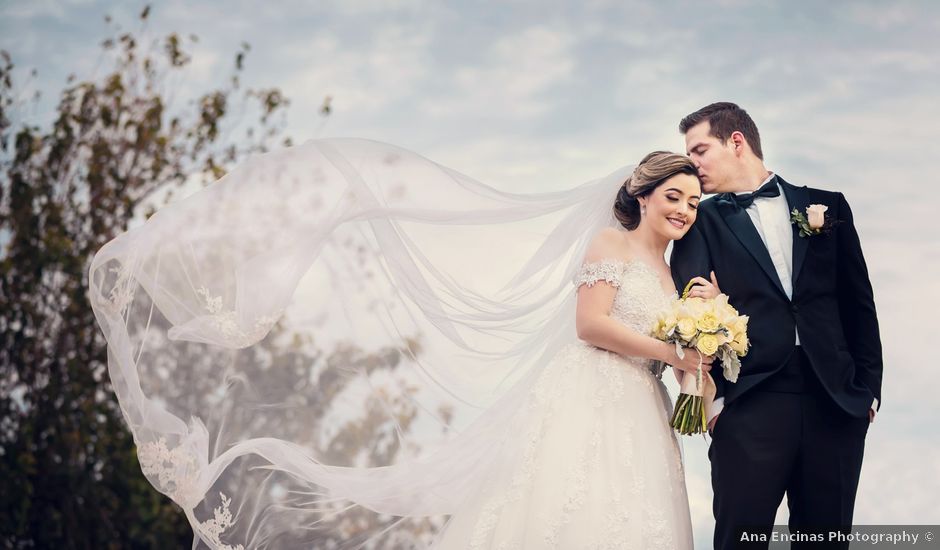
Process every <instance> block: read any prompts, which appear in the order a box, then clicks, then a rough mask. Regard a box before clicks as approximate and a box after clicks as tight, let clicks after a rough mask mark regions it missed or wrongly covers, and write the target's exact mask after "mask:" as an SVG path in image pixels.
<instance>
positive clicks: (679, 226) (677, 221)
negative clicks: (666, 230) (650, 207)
mask: <svg viewBox="0 0 940 550" xmlns="http://www.w3.org/2000/svg"><path fill="white" fill-rule="evenodd" d="M666 219H667V220H669V223H670V224H672V226H673V227H675V228H676V229H682V228H684V227H685V224H686V221H685V220H683V219H679V218H671V217H668V216H667V217H666Z"/></svg>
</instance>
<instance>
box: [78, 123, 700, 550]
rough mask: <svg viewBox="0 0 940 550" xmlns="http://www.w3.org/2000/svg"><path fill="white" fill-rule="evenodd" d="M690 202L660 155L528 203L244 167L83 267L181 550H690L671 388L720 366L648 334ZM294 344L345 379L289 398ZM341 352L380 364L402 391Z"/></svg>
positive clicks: (464, 182)
mask: <svg viewBox="0 0 940 550" xmlns="http://www.w3.org/2000/svg"><path fill="white" fill-rule="evenodd" d="M416 191H417V192H416ZM700 198H701V185H700V182H699V180H698V178H697V176H696V170H695V168H694V166H693V165H692V163H691V162H690V161H689V159H688V158H686V157H684V156H682V155H677V154H673V153H666V152H655V153H651V154H649V155H647V156H646V157H645V158H644V159H643V160H642V161H641V162H640V164H639V165H637V166H636V167H635V168H633V167H624V168H621V169H619V170H617V171H615V172H613V173H612V174H610V175H608V176H606V177H604V178H600V179H598V180H594V181H592V182H588V183H587V184H584V185H582V186H579V187H576V188H573V189H570V190H567V191H561V192H549V193H537V194H529V195H517V194H510V193H504V192H500V191H497V190H496V189H493V188H491V187H487V186H485V185H483V184H480V183H479V182H476V181H474V180H472V179H470V178H468V177H466V176H464V175H462V174H459V173H457V172H454V171H452V170H450V169H447V168H445V167H443V166H440V165H437V164H435V163H433V162H431V161H428V160H427V159H424V158H422V157H420V156H418V155H415V154H414V153H411V152H409V151H405V150H402V149H399V148H396V147H393V146H390V145H387V144H381V143H377V142H370V141H365V140H349V139H345V140H343V139H331V140H316V141H311V142H308V143H307V144H304V145H303V146H299V147H293V148H290V149H287V150H284V151H279V152H275V153H269V154H266V155H261V156H258V157H254V158H252V159H250V160H249V161H248V162H246V163H244V164H243V165H241V166H240V167H238V168H237V169H236V170H235V171H234V172H232V173H231V174H229V175H228V176H226V177H224V178H222V179H221V180H219V181H218V182H216V183H214V184H212V185H210V186H209V187H207V188H206V189H204V190H203V191H201V192H199V193H196V194H194V195H193V196H191V197H189V198H187V199H185V200H183V201H180V202H178V203H174V204H171V205H168V206H167V207H165V208H163V209H162V210H160V211H158V212H157V213H156V214H155V215H154V216H152V217H151V218H150V219H149V220H147V222H145V223H143V224H142V225H140V226H138V227H136V228H133V229H131V230H130V231H128V232H127V233H125V234H123V235H120V236H118V237H117V238H116V239H114V240H113V241H111V242H109V243H108V244H106V245H105V246H104V247H103V248H102V249H101V250H100V251H99V252H98V254H97V255H96V256H95V258H94V260H93V262H92V265H91V267H90V276H89V285H90V294H89V295H90V299H91V302H92V306H93V309H94V311H95V314H96V318H97V319H98V322H99V324H100V325H101V328H102V330H103V332H104V334H105V337H106V338H107V340H108V349H109V354H108V362H109V373H110V376H111V383H112V386H113V388H114V391H115V393H116V395H117V397H118V401H119V403H120V405H121V410H122V412H123V413H124V417H125V419H126V421H127V422H128V425H129V427H130V429H131V432H132V433H133V435H134V439H135V442H136V444H137V446H138V456H139V458H140V463H141V468H142V470H143V472H144V474H145V475H146V476H147V478H148V479H149V480H150V482H151V483H152V484H153V485H154V487H155V488H157V489H158V490H159V491H161V492H163V493H164V494H166V495H167V496H169V497H170V498H172V499H173V500H174V501H175V502H176V503H177V504H179V505H180V507H181V508H182V509H183V511H184V512H185V513H186V515H187V518H188V519H189V521H190V524H191V525H192V527H193V530H194V533H195V537H196V538H195V540H194V548H195V547H197V546H207V547H210V548H221V549H233V550H234V549H239V548H240V549H244V548H300V547H304V548H306V547H311V546H314V547H327V546H328V545H329V546H330V547H337V548H362V547H374V548H392V547H416V546H431V547H434V548H448V549H449V548H488V549H510V548H520V549H522V548H560V549H566V548H650V549H652V548H670V549H672V548H691V547H692V533H691V523H690V515H689V506H688V498H687V495H686V490H685V483H684V478H683V470H682V463H681V457H680V452H679V448H678V442H677V440H676V437H675V435H674V434H673V432H672V430H671V428H670V426H669V417H670V413H671V404H670V402H669V398H668V396H667V394H666V391H665V386H664V385H663V383H662V381H661V376H662V373H663V370H664V367H665V365H667V364H668V365H672V366H673V367H674V368H675V369H678V370H684V371H694V370H695V369H696V368H697V367H698V366H699V364H700V361H701V362H702V363H703V368H704V369H705V370H706V371H707V370H708V369H709V368H710V365H711V361H712V358H711V357H700V355H699V354H698V352H697V351H695V350H690V351H691V352H690V353H686V354H684V359H680V358H679V357H677V355H676V353H675V349H674V347H672V346H670V345H667V344H665V343H663V342H660V341H658V340H655V339H653V338H651V337H650V336H648V333H649V331H650V328H651V327H652V323H653V321H654V319H655V317H656V315H657V313H658V312H659V311H660V310H661V308H663V307H666V306H667V305H668V304H669V303H670V301H671V300H673V299H674V298H675V297H676V289H675V288H674V286H673V283H672V278H671V276H670V273H669V267H668V266H667V265H666V263H665V260H664V255H665V251H666V247H667V245H668V243H669V242H670V241H671V240H676V239H680V238H682V236H683V235H684V234H685V233H686V232H687V231H688V229H689V227H690V226H691V224H692V223H694V221H695V217H696V208H697V206H698V201H699V199H700ZM441 204H445V205H446V206H445V207H441ZM508 232H511V233H508ZM532 235H535V236H536V237H534V238H533V237H532ZM516 236H518V238H515V237H516ZM455 250H458V251H459V252H460V253H459V254H457V255H455V254H454V251H455ZM351 259H353V260H356V261H350V260H351ZM507 280H508V282H507ZM572 281H573V282H574V285H575V289H576V292H572V291H571V286H570V285H571V282H572ZM494 285H495V286H494ZM304 315H306V317H304ZM325 317H329V319H330V321H329V322H328V323H327V322H324V321H323V320H322V319H323V318H325ZM304 319H307V320H309V319H315V320H316V319H319V321H317V322H313V324H312V325H311V326H312V327H314V328H313V332H314V340H315V341H316V340H319V343H320V345H324V344H327V343H329V344H335V345H336V346H338V349H342V350H346V352H344V354H340V355H341V356H342V357H343V358H345V360H344V361H343V362H338V361H336V360H334V358H335V357H336V355H331V356H329V357H328V358H327V359H326V360H323V359H322V356H319V357H321V359H318V360H316V361H312V362H311V363H310V364H300V365H299V366H297V365H295V366H294V367H292V368H296V369H298V370H297V372H300V373H301V376H300V377H298V378H294V379H291V382H290V383H289V384H288V383H282V382H281V381H280V379H279V377H281V376H283V375H284V372H286V371H285V370H282V368H283V367H281V366H279V365H281V364H282V363H279V361H280V360H281V359H283V357H284V353H281V352H272V349H273V348H271V347H269V346H273V345H274V344H280V341H279V340H278V338H277V334H275V332H276V331H275V330H273V329H275V328H276V325H277V326H280V325H279V324H278V323H281V324H283V323H288V324H289V323H294V324H295V325H298V326H299V325H301V324H303V323H302V321H303V320H304ZM412 334H414V335H419V336H420V345H417V344H414V342H415V340H416V339H417V338H418V336H415V338H410V337H409V338H407V339H406V341H407V342H409V344H408V345H407V346H404V347H402V346H398V347H389V346H390V345H391V344H390V343H392V342H400V341H401V337H402V335H412ZM349 341H352V342H355V343H356V345H359V346H362V347H365V346H366V344H367V343H368V344H369V345H371V346H373V347H380V348H381V349H384V350H390V349H391V350H392V355H391V357H392V360H391V361H392V363H394V367H395V368H397V369H399V370H402V369H405V368H407V369H408V370H407V371H406V372H405V371H403V372H404V374H403V375H402V377H401V378H402V379H403V380H404V382H403V387H407V388H408V390H407V391H403V392H401V393H400V394H399V395H397V396H395V397H389V395H388V391H387V386H385V387H383V388H380V389H379V390H376V387H375V385H376V384H378V383H379V382H388V377H386V379H381V380H380V377H379V376H378V375H377V374H376V371H377V368H376V366H375V361H374V360H372V359H370V360H369V361H363V360H357V359H355V358H353V359H350V358H349V356H350V353H348V350H349V349H350V348H349V347H348V342H349ZM344 342H345V343H346V344H344ZM283 345H284V346H286V347H290V346H293V347H291V349H296V348H298V347H303V346H302V344H298V340H297V339H296V338H294V339H293V340H291V341H290V342H289V343H286V344H283ZM344 345H346V346H347V347H343V346H344ZM382 346H384V347H382ZM419 348H420V349H419ZM356 349H358V348H356ZM693 352H694V353H693ZM290 357H291V358H292V360H293V361H294V363H297V357H298V355H297V354H294V355H290ZM338 377H340V378H342V377H347V378H348V379H349V380H354V382H350V383H349V384H347V385H345V386H341V387H342V388H344V389H342V391H338V390H336V389H335V388H336V386H335V385H330V384H329V382H330V381H331V380H335V379H336V378H338ZM206 384H209V385H208V386H207V385H206ZM212 384H215V385H214V386H213V385H212ZM357 392H358V393H357ZM363 395H366V396H369V399H370V400H369V401H367V402H368V403H370V404H371V405H370V406H369V407H368V410H367V412H368V415H369V416H368V418H369V421H370V422H371V424H370V425H373V426H381V427H382V430H381V431H379V432H378V434H379V435H380V436H381V441H365V442H364V443H363V444H364V445H365V446H366V447H367V448H369V449H370V450H371V452H370V453H369V454H368V455H363V454H361V453H360V454H355V453H352V454H350V453H347V455H343V454H341V453H338V452H336V449H337V443H336V442H337V441H341V442H345V443H344V444H345V445H347V447H348V441H349V440H348V438H347V439H341V438H340V437H339V436H338V435H337V434H335V433H331V429H332V428H330V426H335V425H343V423H344V422H346V424H345V425H346V426H347V427H348V426H356V427H358V428H361V427H362V424H355V423H354V422H349V421H348V420H349V416H350V415H352V414H355V413H358V412H361V405H358V407H357V406H356V405H351V406H349V407H346V408H344V406H343V405H344V404H345V403H361V398H362V396H363ZM376 395H378V396H379V397H378V398H375V396H376ZM442 396H443V397H444V398H446V400H449V401H450V402H453V401H457V402H458V403H463V404H464V405H466V408H467V409H468V410H475V411H477V413H476V414H475V415H474V416H472V417H471V418H470V419H469V420H465V421H464V425H461V423H460V419H459V418H457V417H456V415H443V414H435V413H434V410H433V405H432V403H439V402H440V401H441V398H442ZM343 399H347V400H348V401H343ZM357 399H358V400H360V401H357ZM435 400H436V401H435ZM402 403H410V404H412V405H413V406H411V407H410V408H407V409H402V408H401V404H402ZM403 410H406V411H407V414H404V413H402V411H403ZM437 410H438V411H440V410H443V409H440V408H438V409H437ZM311 411H316V414H317V415H320V416H314V415H313V414H312V412H311ZM307 415H309V416H307ZM320 417H325V418H327V419H328V420H329V422H326V421H324V422H322V423H320V422H318V421H316V419H317V418H320ZM304 419H307V421H306V422H305V421H304ZM435 421H436V422H437V425H439V426H440V427H441V428H442V429H441V430H436V429H433V426H434V422H435ZM333 431H334V432H335V429H333ZM331 438H332V439H331ZM376 439H379V438H378V437H377V438H376ZM324 441H327V442H328V443H329V444H324V443H323V442H324ZM343 457H345V458H343ZM415 518H437V520H432V519H429V520H428V522H426V523H416V522H414V521H411V520H414V519H415ZM429 526H430V527H429ZM327 541H329V542H327Z"/></svg>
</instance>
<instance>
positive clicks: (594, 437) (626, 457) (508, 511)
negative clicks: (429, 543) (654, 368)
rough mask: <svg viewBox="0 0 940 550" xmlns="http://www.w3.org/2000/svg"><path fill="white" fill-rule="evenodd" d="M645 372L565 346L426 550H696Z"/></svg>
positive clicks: (673, 455) (656, 393)
mask: <svg viewBox="0 0 940 550" xmlns="http://www.w3.org/2000/svg"><path fill="white" fill-rule="evenodd" d="M649 364H650V362H649V361H648V360H643V359H630V358H623V357H621V356H619V355H617V354H614V353H610V352H607V351H605V350H601V349H598V348H596V347H593V346H591V345H589V344H586V343H584V342H581V341H578V342H577V343H574V344H570V345H567V346H565V347H564V348H562V350H561V351H560V352H559V353H558V354H557V355H556V356H555V358H554V359H553V360H552V361H550V362H549V363H548V364H547V365H546V366H545V368H544V369H543V371H542V372H541V373H540V374H539V375H538V377H537V378H535V379H534V383H533V384H532V388H531V390H530V391H529V393H528V395H527V397H526V399H525V402H524V403H523V404H522V405H521V406H520V408H519V409H518V411H517V412H516V413H515V415H514V418H512V419H511V420H510V422H511V424H512V428H511V429H510V430H508V434H509V435H508V437H507V438H506V439H505V440H504V441H501V442H498V443H496V444H494V446H493V449H492V452H493V453H498V454H499V456H498V457H497V458H496V459H495V460H494V461H493V464H494V466H492V467H491V468H489V470H488V472H487V475H486V479H482V480H479V481H480V482H479V490H477V491H476V492H475V493H474V494H472V496H470V497H469V498H467V499H466V501H464V502H463V503H462V504H461V505H460V506H459V507H458V509H457V510H456V512H455V513H454V514H453V515H452V516H451V518H450V520H449V521H448V522H447V526H446V528H445V529H444V530H443V531H442V533H441V534H440V536H439V537H438V539H437V540H436V541H435V544H434V547H435V548H441V549H452V548H468V549H484V548H485V549H499V550H503V549H505V550H509V549H535V548H546V549H548V548H559V549H594V548H597V549H602V548H618V549H619V548H637V549H645V550H651V549H656V548H668V549H677V548H681V549H685V548H692V528H691V519H690V514H689V504H688V496H687V494H686V488H685V481H684V473H683V468H682V459H681V453H680V449H679V444H678V441H677V440H676V437H675V435H674V433H673V432H672V430H671V429H670V428H669V415H670V413H671V408H672V407H671V403H670V399H669V396H668V394H667V393H666V388H665V386H664V385H663V383H662V381H661V380H660V379H659V378H657V377H656V376H654V375H653V374H652V372H651V371H650V369H649Z"/></svg>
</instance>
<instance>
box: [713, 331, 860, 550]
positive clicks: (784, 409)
mask: <svg viewBox="0 0 940 550" xmlns="http://www.w3.org/2000/svg"><path fill="white" fill-rule="evenodd" d="M868 424H869V420H868V418H867V417H865V418H858V417H853V416H850V415H849V414H848V413H846V412H845V411H843V410H842V409H841V408H840V407H839V406H838V405H836V403H835V402H834V401H833V400H832V398H831V397H829V395H828V394H827V393H826V391H825V389H824V388H823V387H822V386H821V385H820V383H819V381H818V379H817V377H816V375H815V374H814V373H813V372H812V368H811V367H810V366H809V363H808V361H807V359H806V356H805V354H804V353H803V351H802V349H801V348H800V347H799V346H797V347H796V348H795V350H794V353H793V355H792V356H791V359H790V361H788V363H787V365H786V366H785V367H784V368H783V369H782V370H781V371H780V372H778V373H777V374H775V375H774V376H772V377H771V378H769V379H768V380H766V381H765V382H763V383H762V384H760V385H758V386H755V387H754V388H753V389H752V390H750V391H749V392H747V393H746V394H744V395H741V396H739V397H738V398H737V399H736V400H735V401H733V402H732V403H730V404H729V405H727V406H725V408H724V409H723V410H722V412H721V415H720V416H719V418H718V421H717V422H716V424H715V426H714V430H713V433H712V443H711V446H710V447H709V449H708V457H709V460H710V461H711V471H712V489H713V490H714V493H715V497H714V502H713V511H714V514H715V548H716V549H722V550H724V549H729V548H767V545H768V542H759V541H758V542H747V541H742V530H745V531H747V532H748V533H751V534H754V533H756V534H758V535H759V534H761V533H763V534H765V535H767V536H768V538H769V533H770V531H771V529H772V526H773V523H774V517H775V516H776V512H777V508H778V507H779V506H780V503H781V502H782V499H783V496H784V494H786V496H787V503H788V506H789V509H790V520H789V528H790V532H791V534H794V533H796V532H800V533H804V534H809V533H817V532H820V533H821V532H826V533H827V532H828V531H830V530H834V529H837V528H838V529H842V530H844V531H845V532H849V530H850V529H851V526H852V513H853V510H854V507H855V493H856V490H857V489H858V478H859V474H860V472H861V469H862V455H863V454H864V449H865V435H866V434H867V433H868ZM755 538H758V539H759V537H755ZM791 540H792V539H791ZM791 548H848V543H845V544H841V545H840V544H835V543H832V544H830V543H825V544H819V543H797V542H794V543H793V544H792V545H791Z"/></svg>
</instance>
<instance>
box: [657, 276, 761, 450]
mask: <svg viewBox="0 0 940 550" xmlns="http://www.w3.org/2000/svg"><path fill="white" fill-rule="evenodd" d="M691 286H692V283H691V282H690V283H689V284H688V285H686V287H685V290H683V292H682V297H681V298H679V299H677V300H676V301H675V302H673V303H672V307H670V308H668V309H666V310H665V311H663V312H662V313H660V315H659V318H658V319H657V321H656V325H655V326H654V327H653V333H652V336H653V337H654V338H657V339H659V340H662V341H664V342H670V343H674V344H675V346H676V355H678V356H679V358H680V359H681V358H683V357H685V353H686V352H685V349H684V348H694V349H697V350H698V351H699V352H700V353H701V354H702V355H703V356H705V355H714V356H715V357H716V359H719V360H721V364H722V368H723V369H724V376H725V379H727V380H728V381H729V382H737V380H738V373H739V372H740V370H741V359H740V358H741V357H744V356H745V355H747V350H748V345H749V341H748V338H747V320H748V317H747V315H739V314H738V311H737V310H736V309H734V308H733V307H732V306H731V304H729V303H728V296H726V295H725V294H719V295H718V296H717V297H715V298H712V299H707V300H706V299H703V298H697V297H693V298H690V297H688V294H689V289H690V288H691ZM679 385H680V394H679V399H678V400H676V408H675V411H674V412H673V414H672V427H673V428H675V429H676V430H677V431H678V432H679V433H681V434H684V435H690V434H696V433H704V432H705V431H706V428H707V420H706V411H705V404H706V400H707V401H708V402H711V399H712V398H714V381H713V380H712V379H711V377H710V376H709V375H708V374H705V373H703V372H702V368H701V364H700V365H699V369H698V371H697V372H696V374H695V375H691V374H690V373H682V379H681V382H680V384H679ZM706 388H708V390H709V391H706Z"/></svg>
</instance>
